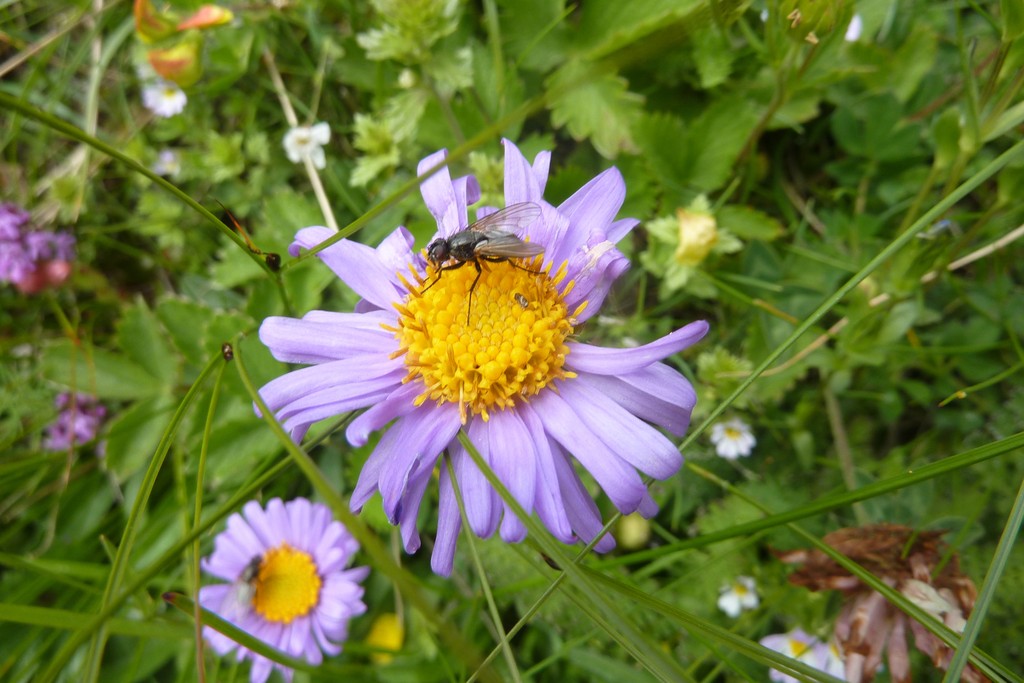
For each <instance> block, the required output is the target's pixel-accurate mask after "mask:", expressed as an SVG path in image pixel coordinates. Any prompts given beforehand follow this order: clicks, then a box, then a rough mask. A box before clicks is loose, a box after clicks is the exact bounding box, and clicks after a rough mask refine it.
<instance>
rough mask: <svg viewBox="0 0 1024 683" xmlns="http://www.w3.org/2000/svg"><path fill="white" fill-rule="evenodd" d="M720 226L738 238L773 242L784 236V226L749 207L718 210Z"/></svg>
mask: <svg viewBox="0 0 1024 683" xmlns="http://www.w3.org/2000/svg"><path fill="white" fill-rule="evenodd" d="M717 218H718V225H719V226H720V227H722V228H724V229H726V230H728V231H730V232H732V233H733V234H735V235H737V236H738V237H742V238H743V239H748V240H763V241H765V242H768V241H771V240H773V239H775V238H776V237H778V236H779V235H781V234H782V231H783V228H782V224H781V223H779V222H778V221H777V220H775V219H774V218H772V217H771V216H769V215H768V214H766V213H762V212H761V211H758V210H757V209H753V208H751V207H749V206H725V207H722V208H721V209H719V210H718V213H717Z"/></svg>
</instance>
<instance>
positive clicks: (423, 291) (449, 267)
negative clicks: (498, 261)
mask: <svg viewBox="0 0 1024 683" xmlns="http://www.w3.org/2000/svg"><path fill="white" fill-rule="evenodd" d="M467 263H469V261H457V262H456V263H452V264H449V265H447V266H441V267H440V268H438V269H437V277H436V278H434V281H433V282H431V283H430V284H429V285H427V286H426V287H424V288H423V289H421V290H420V294H426V293H427V290H428V289H430V288H431V287H433V286H434V285H436V284H437V283H438V282H440V280H441V274H442V273H444V272H445V271H446V270H455V269H456V268H461V267H462V266H464V265H466V264H467ZM476 270H477V272H478V273H479V272H480V266H477V267H476ZM479 277H480V276H479V275H478V276H477V278H478V279H479Z"/></svg>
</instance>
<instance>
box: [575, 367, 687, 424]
mask: <svg viewBox="0 0 1024 683" xmlns="http://www.w3.org/2000/svg"><path fill="white" fill-rule="evenodd" d="M575 381H576V382H579V383H580V384H581V385H583V386H585V387H588V388H589V389H591V390H593V391H598V392H601V393H603V394H604V395H605V396H607V397H608V398H610V399H611V400H613V401H615V402H616V403H618V404H619V405H620V406H622V407H623V408H625V409H626V410H628V411H629V412H630V413H632V414H633V415H636V416H637V417H639V418H640V419H642V420H647V421H648V422H652V423H654V424H656V425H658V426H659V427H663V428H664V429H667V430H668V431H669V432H670V433H672V434H674V435H676V436H682V435H684V434H685V433H686V429H687V428H688V427H689V425H690V413H691V412H692V411H693V407H694V405H695V403H696V401H697V395H696V393H695V392H694V390H693V387H692V386H690V383H689V382H688V381H687V380H686V378H685V377H683V376H682V375H681V374H680V373H679V372H677V371H676V370H675V369H673V368H670V367H669V366H667V365H665V364H664V363H653V364H651V365H648V366H647V367H646V368H644V369H643V370H638V371H637V372H634V373H630V374H628V375H623V376H621V377H612V376H611V375H593V374H590V373H580V374H579V376H577V378H576V380H575Z"/></svg>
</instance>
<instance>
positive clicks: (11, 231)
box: [0, 202, 29, 241]
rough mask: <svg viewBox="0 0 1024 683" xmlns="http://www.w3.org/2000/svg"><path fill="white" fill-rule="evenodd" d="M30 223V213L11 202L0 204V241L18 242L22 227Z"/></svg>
mask: <svg viewBox="0 0 1024 683" xmlns="http://www.w3.org/2000/svg"><path fill="white" fill-rule="evenodd" d="M28 221H29V214H28V211H25V210H24V209H21V208H19V207H17V206H16V205H14V204H11V203H10V202H4V203H3V204H0V240H4V241H9V240H16V239H18V238H19V237H20V236H21V229H22V226H24V225H25V224H27V223H28Z"/></svg>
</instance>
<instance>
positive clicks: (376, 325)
mask: <svg viewBox="0 0 1024 683" xmlns="http://www.w3.org/2000/svg"><path fill="white" fill-rule="evenodd" d="M394 319H395V316H394V315H393V314H392V313H390V312H386V311H380V312H377V313H363V314H360V313H332V312H328V311H311V312H310V313H307V314H306V315H305V316H303V317H302V319H301V320H297V319H295V318H285V317H278V316H272V317H269V318H266V319H265V320H264V321H263V324H262V325H260V333H259V334H260V341H262V342H263V344H264V346H266V347H267V348H269V349H270V352H271V353H272V354H273V355H274V358H276V359H277V360H279V361H281V362H282V363H311V364H312V363H326V362H329V361H332V360H343V359H345V358H351V357H353V356H359V355H363V354H380V353H384V354H386V353H390V352H391V351H393V350H395V349H397V348H398V342H397V340H395V338H394V334H393V333H391V332H388V331H387V330H384V329H382V328H381V326H380V325H381V323H383V322H390V321H393V320H394Z"/></svg>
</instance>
